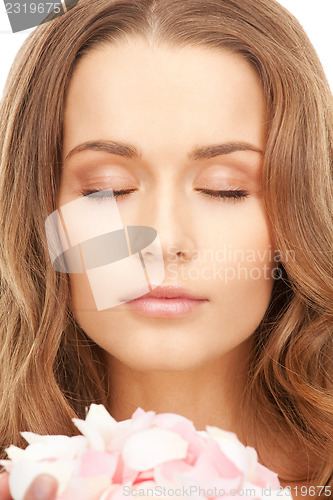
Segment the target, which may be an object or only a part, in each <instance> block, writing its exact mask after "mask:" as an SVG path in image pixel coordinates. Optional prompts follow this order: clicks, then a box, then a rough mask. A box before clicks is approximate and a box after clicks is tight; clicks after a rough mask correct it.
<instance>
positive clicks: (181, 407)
mask: <svg viewBox="0 0 333 500" xmlns="http://www.w3.org/2000/svg"><path fill="white" fill-rule="evenodd" d="M248 349H249V345H248V342H246V345H245V343H244V345H241V346H238V347H237V349H235V350H234V351H231V352H230V353H227V354H225V355H224V356H223V357H222V358H221V359H218V360H213V361H211V362H209V363H206V364H204V365H201V366H197V367H195V368H191V369H188V370H172V371H171V370H170V371H167V370H163V371H162V370H160V371H157V370H137V369H135V368H133V367H129V366H127V365H125V364H124V363H122V362H121V361H120V360H119V359H116V358H114V357H110V358H109V374H110V388H111V390H110V403H109V409H110V413H111V415H112V416H113V417H114V418H115V419H116V420H117V421H120V420H125V419H128V418H130V417H131V415H132V413H133V412H134V411H135V410H136V408H137V407H141V408H143V409H144V410H145V411H149V410H153V411H155V412H156V413H177V414H179V415H182V416H184V417H186V418H188V419H189V420H191V421H192V422H193V423H194V425H195V427H196V429H197V430H205V427H206V425H211V426H217V427H220V428H222V429H224V430H229V431H232V432H235V433H236V434H238V436H239V433H240V428H238V427H240V426H238V421H239V418H238V419H237V415H238V416H239V404H240V400H241V397H242V393H243V390H244V385H245V380H246V373H247V370H246V366H247V363H246V359H245V358H246V354H247V357H248ZM239 438H240V439H241V437H240V436H239Z"/></svg>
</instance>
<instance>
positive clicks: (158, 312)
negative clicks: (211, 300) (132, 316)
mask: <svg viewBox="0 0 333 500" xmlns="http://www.w3.org/2000/svg"><path fill="white" fill-rule="evenodd" d="M206 302H207V300H196V299H186V298H182V297H177V298H174V299H158V298H154V297H147V298H144V297H140V298H138V299H134V300H131V301H130V302H127V303H126V305H127V307H129V308H130V309H132V310H134V311H136V312H138V313H140V314H143V315H144V316H149V317H151V318H181V317H183V316H187V315H188V314H190V313H191V312H194V311H195V310H197V309H198V308H200V306H202V305H203V304H204V303H206Z"/></svg>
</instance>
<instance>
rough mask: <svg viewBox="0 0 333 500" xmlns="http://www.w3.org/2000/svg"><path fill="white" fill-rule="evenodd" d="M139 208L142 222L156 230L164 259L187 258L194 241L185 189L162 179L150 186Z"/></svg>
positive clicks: (188, 258)
mask: <svg viewBox="0 0 333 500" xmlns="http://www.w3.org/2000/svg"><path fill="white" fill-rule="evenodd" d="M142 210H143V212H144V214H142V215H143V219H144V220H145V221H146V222H145V223H147V225H150V226H151V227H153V228H154V229H156V231H157V234H158V237H159V240H160V243H161V249H162V254H163V258H164V260H165V261H175V260H176V259H177V257H180V258H181V259H182V260H184V261H186V260H191V258H192V257H193V253H194V251H195V249H196V248H197V241H196V235H195V234H194V233H195V231H194V227H195V225H194V224H193V223H192V219H191V213H190V206H189V203H188V202H187V198H186V193H185V190H183V189H182V188H181V187H180V186H178V187H176V186H174V185H173V186H172V185H171V184H169V183H166V182H165V183H163V184H161V186H160V188H159V189H156V190H152V192H151V194H150V196H148V197H147V199H146V200H145V201H144V207H143V208H142Z"/></svg>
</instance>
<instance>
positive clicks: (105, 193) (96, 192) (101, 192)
mask: <svg viewBox="0 0 333 500" xmlns="http://www.w3.org/2000/svg"><path fill="white" fill-rule="evenodd" d="M133 191H136V189H121V190H119V191H113V190H106V189H86V190H84V191H82V192H81V193H80V194H81V196H90V198H97V199H99V200H102V199H103V198H112V197H114V198H120V197H121V196H126V195H128V194H130V193H132V192H133Z"/></svg>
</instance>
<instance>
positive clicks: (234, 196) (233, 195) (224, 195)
mask: <svg viewBox="0 0 333 500" xmlns="http://www.w3.org/2000/svg"><path fill="white" fill-rule="evenodd" d="M101 191H105V192H104V193H103V194H100V195H98V193H99V192H101ZM134 191H136V189H122V190H120V191H113V194H114V197H115V198H121V197H122V196H126V195H128V194H130V193H133V192H134ZM196 191H197V192H198V193H204V194H206V195H207V196H210V197H211V198H220V199H222V200H225V201H233V202H236V201H240V200H244V199H245V198H248V197H249V196H250V193H248V192H247V191H245V190H244V189H234V190H226V191H214V190H211V189H196ZM110 192H111V191H106V190H104V189H86V190H83V191H82V192H81V193H80V195H81V196H89V195H91V194H95V195H96V196H95V198H97V199H100V200H101V199H103V198H111V196H109V193H110Z"/></svg>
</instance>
